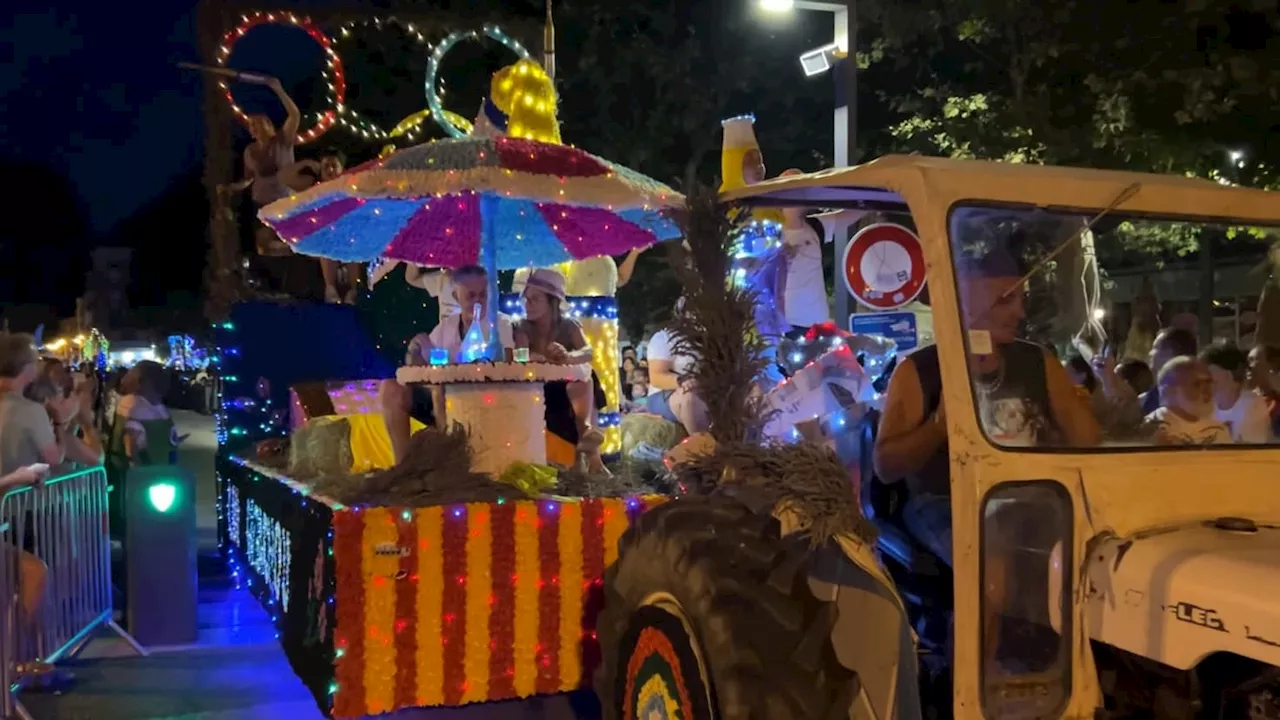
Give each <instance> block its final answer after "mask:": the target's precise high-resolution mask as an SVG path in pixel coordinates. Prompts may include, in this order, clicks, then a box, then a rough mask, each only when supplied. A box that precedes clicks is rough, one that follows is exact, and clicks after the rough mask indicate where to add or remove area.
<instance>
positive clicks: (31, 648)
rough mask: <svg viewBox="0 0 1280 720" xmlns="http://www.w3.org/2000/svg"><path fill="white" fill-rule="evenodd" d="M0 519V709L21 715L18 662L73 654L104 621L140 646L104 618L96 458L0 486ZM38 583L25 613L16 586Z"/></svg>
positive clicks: (107, 551) (100, 482)
mask: <svg viewBox="0 0 1280 720" xmlns="http://www.w3.org/2000/svg"><path fill="white" fill-rule="evenodd" d="M0 527H3V530H2V531H0V533H2V534H0V611H2V616H0V617H2V621H3V624H4V626H3V630H4V632H3V633H0V717H3V718H11V717H17V718H23V719H24V720H29V718H30V715H28V714H27V712H26V710H25V709H23V707H22V704H21V703H19V702H18V699H17V697H16V693H17V691H19V690H20V689H21V688H22V685H23V683H24V677H23V674H22V673H20V672H19V668H21V667H23V666H27V667H30V666H31V665H32V664H33V663H46V664H52V663H56V662H58V661H59V660H66V659H70V658H72V657H75V655H76V654H77V653H79V652H80V651H81V650H82V649H83V648H84V646H85V645H87V644H88V642H89V640H90V639H91V638H92V636H93V633H94V632H95V631H96V630H98V629H99V628H100V627H102V626H104V625H105V626H107V627H109V628H110V629H111V630H112V631H114V632H115V633H116V634H117V635H119V636H120V637H121V638H123V639H124V640H125V641H126V642H127V643H129V644H130V646H132V648H133V649H134V651H136V652H137V653H138V654H139V655H146V654H147V653H146V650H144V649H143V648H142V647H141V646H140V645H138V643H137V641H135V640H134V639H133V637H131V636H130V635H129V634H128V633H127V632H125V630H124V629H123V628H121V627H120V626H119V625H118V624H117V623H116V622H115V620H113V619H112V606H111V540H110V537H109V535H108V532H107V474H106V471H105V470H103V468H102V467H101V466H99V467H92V468H87V469H82V470H73V471H71V472H68V473H66V474H64V475H60V476H57V477H54V478H50V479H49V480H47V481H46V482H45V483H44V484H43V485H42V486H40V487H24V488H15V489H11V490H9V491H8V492H6V493H4V495H3V497H0ZM41 565H43V568H41ZM24 566H25V567H26V571H25V572H24V570H23V568H24ZM40 575H43V576H44V577H43V580H41V578H40V577H39V576H40ZM24 576H25V580H26V582H27V583H28V585H27V587H25V588H24V584H23V583H24ZM40 584H43V592H42V593H40V595H41V596H42V597H41V601H40V604H39V607H38V608H37V609H35V612H34V613H32V612H29V610H30V609H32V608H31V607H30V606H28V605H26V604H24V602H23V596H24V595H23V590H24V589H25V590H26V591H27V597H33V596H34V595H35V593H34V592H33V586H38V585H40Z"/></svg>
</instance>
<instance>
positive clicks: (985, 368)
mask: <svg viewBox="0 0 1280 720" xmlns="http://www.w3.org/2000/svg"><path fill="white" fill-rule="evenodd" d="M950 225H951V253H952V260H953V264H954V267H955V271H956V284H957V288H958V294H959V300H960V305H961V311H962V323H963V328H964V331H965V340H966V343H967V350H968V353H969V358H970V377H971V378H972V379H973V392H974V397H975V401H976V405H977V407H978V410H979V414H980V418H979V420H980V424H981V426H982V428H983V431H984V432H985V433H986V435H987V436H988V437H989V438H990V439H991V441H992V442H993V443H995V444H997V445H1002V446H1016V447H1028V448H1039V449H1055V448H1063V449H1065V448H1068V447H1080V446H1095V447H1096V446H1099V445H1101V446H1103V447H1113V448H1116V449H1121V448H1128V449H1134V448H1138V449H1140V448H1154V447H1160V448H1162V449H1167V448H1170V447H1189V446H1196V447H1205V446H1228V445H1231V446H1240V445H1252V446H1268V445H1270V446H1276V445H1277V444H1278V443H1280V441H1278V440H1277V431H1280V420H1278V419H1280V407H1278V405H1280V326H1278V325H1277V324H1278V323H1280V307H1276V306H1277V305H1280V280H1278V279H1277V276H1278V275H1280V273H1277V269H1278V268H1277V265H1280V262H1278V261H1280V228H1275V227H1269V228H1268V227H1247V226H1241V225H1235V224H1231V223H1229V222H1227V223H1214V222H1201V221H1191V220H1186V219H1169V218H1158V217H1134V216H1124V215H1122V214H1120V212H1119V211H1113V212H1111V213H1102V214H1101V215H1099V213H1098V212H1097V211H1096V210H1095V211H1075V210H1068V209H1045V208H1034V207H1027V206H1009V205H1001V206H994V205H976V204H972V205H961V206H957V207H956V208H955V209H953V211H952V214H951V218H950ZM1268 288H1270V290H1268ZM1268 293H1269V297H1268V296H1267V294H1268ZM1260 300H1261V302H1260ZM1267 306H1270V310H1266V309H1265V308H1266V307H1267ZM1268 323H1269V324H1268Z"/></svg>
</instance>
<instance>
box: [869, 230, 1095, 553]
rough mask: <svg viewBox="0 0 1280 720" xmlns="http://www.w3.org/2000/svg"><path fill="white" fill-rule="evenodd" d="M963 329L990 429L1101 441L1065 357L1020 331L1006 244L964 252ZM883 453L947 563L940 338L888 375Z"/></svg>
mask: <svg viewBox="0 0 1280 720" xmlns="http://www.w3.org/2000/svg"><path fill="white" fill-rule="evenodd" d="M958 271H959V272H958V273H957V276H958V278H959V288H958V289H959V293H960V300H961V312H962V318H963V320H964V329H965V330H966V331H967V332H968V335H969V346H968V351H969V374H970V376H971V377H972V378H973V383H974V390H975V391H976V396H977V399H978V409H979V415H980V418H981V423H982V427H983V430H984V432H985V433H986V434H987V436H988V437H989V438H991V439H992V440H993V441H994V442H996V443H997V444H999V445H1005V446H1009V445H1014V446H1017V445H1022V446H1034V445H1040V444H1045V443H1055V442H1065V443H1066V444H1067V445H1070V446H1086V445H1093V444H1096V443H1097V442H1098V438H1099V435H1100V430H1099V428H1098V423H1097V421H1096V420H1095V419H1094V417H1093V415H1092V413H1091V412H1090V410H1089V406H1088V405H1087V404H1085V403H1082V402H1080V400H1079V398H1078V397H1077V395H1076V393H1075V390H1074V389H1073V387H1072V385H1071V379H1070V378H1069V377H1068V376H1067V373H1066V371H1065V370H1064V369H1063V367H1062V364H1061V363H1059V362H1058V360H1057V358H1055V357H1054V356H1053V355H1051V354H1050V353H1049V351H1048V350H1046V349H1045V348H1043V347H1041V346H1039V345H1036V344H1034V343H1031V342H1027V341H1025V340H1019V339H1018V335H1019V331H1020V329H1021V325H1022V321H1023V319H1024V318H1025V317H1026V312H1025V310H1024V308H1023V293H1022V292H1021V289H1020V288H1016V286H1017V285H1018V284H1019V282H1020V280H1021V277H1022V276H1021V273H1020V272H1019V269H1018V263H1017V261H1016V260H1014V258H1013V257H1012V256H1011V255H1009V254H1007V253H1005V252H1003V251H1000V250H997V251H993V252H991V253H989V254H988V255H986V256H983V257H981V258H977V259H974V260H964V261H961V265H960V267H959V268H958ZM874 461H875V469H876V474H877V475H878V476H879V477H880V479H881V481H882V482H886V483H894V482H899V481H904V480H905V481H906V483H907V502H906V505H905V507H904V508H903V518H902V519H903V524H904V525H905V526H906V529H907V531H908V532H909V533H911V535H912V536H913V537H914V538H915V539H916V540H917V541H919V542H920V543H922V544H923V545H924V546H925V547H927V548H928V549H929V550H930V551H931V552H933V553H934V554H935V555H937V556H938V557H939V558H940V559H942V560H943V561H944V562H945V563H946V564H947V565H948V566H951V564H952V551H951V483H950V476H949V475H950V473H949V469H950V465H949V460H948V456H947V426H946V408H945V406H944V405H943V402H942V380H941V372H940V370H939V365H938V350H937V346H930V347H927V348H924V349H922V350H920V351H918V352H915V353H913V354H911V355H910V356H909V357H907V358H905V359H903V361H902V362H901V363H900V364H899V365H898V367H897V369H896V370H895V371H894V373H893V377H892V378H891V379H890V381H889V388H888V391H887V395H886V398H885V407H884V413H883V415H882V416H881V419H880V428H879V433H878V436H877V438H876V445H875V452H874Z"/></svg>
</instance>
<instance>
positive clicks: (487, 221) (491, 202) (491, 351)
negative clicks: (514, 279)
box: [480, 194, 507, 362]
mask: <svg viewBox="0 0 1280 720" xmlns="http://www.w3.org/2000/svg"><path fill="white" fill-rule="evenodd" d="M498 202H499V200H498V198H496V197H494V196H492V195H489V194H484V195H481V196H480V254H481V257H482V262H483V263H484V271H485V274H486V275H487V276H488V279H489V301H488V302H487V303H485V320H487V321H488V322H489V348H488V350H487V352H486V355H488V357H489V360H490V361H491V362H502V361H504V360H506V359H507V357H506V353H504V352H503V349H502V334H501V333H499V332H498V305H499V304H500V303H501V302H502V298H501V296H500V295H499V294H498V239H497V238H496V237H493V227H494V225H495V224H496V220H497V217H498Z"/></svg>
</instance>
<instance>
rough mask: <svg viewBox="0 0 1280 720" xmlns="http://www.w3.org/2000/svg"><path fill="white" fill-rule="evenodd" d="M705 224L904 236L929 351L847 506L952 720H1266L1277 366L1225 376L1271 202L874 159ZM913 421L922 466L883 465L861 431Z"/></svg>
mask: <svg viewBox="0 0 1280 720" xmlns="http://www.w3.org/2000/svg"><path fill="white" fill-rule="evenodd" d="M722 200H724V201H727V202H736V203H742V204H745V205H748V206H755V207H786V206H804V207H810V208H815V209H826V210H844V211H847V212H845V213H843V214H842V215H843V217H845V218H848V219H850V220H852V221H853V222H856V223H857V224H859V225H864V226H865V225H867V224H870V223H894V224H899V225H903V226H905V227H907V228H909V229H911V230H913V231H914V234H915V235H916V236H917V237H918V239H919V255H918V258H919V260H922V261H923V264H924V266H925V273H924V275H925V278H926V287H927V295H928V302H929V306H930V307H931V310H932V320H933V332H934V334H935V337H936V345H935V346H933V347H929V348H924V349H918V350H916V351H914V352H913V353H910V354H907V353H903V354H902V356H901V357H899V367H898V369H897V370H896V375H902V376H903V378H901V382H899V380H900V378H898V377H896V376H895V378H894V380H892V381H890V383H889V387H888V393H887V397H886V399H885V403H884V411H883V413H870V414H868V416H867V421H866V422H865V423H864V424H863V425H862V426H861V428H860V429H859V430H858V431H859V432H861V433H862V436H861V438H862V443H861V447H862V453H861V458H860V466H861V473H860V475H861V478H860V495H861V497H860V500H861V505H862V508H863V513H864V515H865V516H866V517H868V518H869V519H871V520H872V521H873V522H874V523H875V525H876V526H877V528H878V531H879V535H878V539H877V541H876V543H877V550H878V553H879V556H880V558H881V561H882V562H883V564H884V565H885V567H886V568H887V569H888V571H889V574H890V575H891V577H892V578H893V580H894V583H895V584H896V586H897V591H898V593H899V595H900V596H901V597H902V599H903V601H904V603H905V605H906V606H907V611H908V616H909V620H910V623H911V624H912V626H913V629H914V630H915V632H916V635H917V638H918V641H919V646H920V649H921V654H922V657H923V658H924V663H925V665H926V668H927V667H928V666H929V665H930V664H933V665H934V667H935V669H936V668H943V674H944V675H945V676H948V677H949V678H950V684H951V687H952V688H953V695H952V698H951V702H950V703H949V705H950V706H951V707H952V708H953V709H954V711H955V713H956V714H957V715H961V716H965V717H970V716H978V715H983V716H991V717H995V716H1010V717H1024V716H1026V717H1031V716H1034V717H1057V716H1064V715H1065V716H1072V717H1084V716H1093V714H1094V712H1095V711H1096V710H1098V709H1101V708H1103V707H1104V706H1105V707H1106V708H1108V709H1117V708H1119V709H1121V710H1122V711H1133V712H1137V713H1143V712H1146V713H1150V712H1156V713H1157V714H1161V713H1162V712H1163V710H1159V709H1157V706H1160V704H1161V703H1166V702H1170V701H1171V700H1170V699H1171V698H1172V702H1173V703H1174V705H1176V706H1177V707H1179V708H1181V709H1182V710H1183V711H1186V712H1190V709H1191V708H1211V709H1213V710H1211V711H1210V714H1211V715H1213V716H1222V715H1229V714H1230V713H1229V711H1231V710H1232V709H1240V708H1245V709H1248V708H1253V709H1254V711H1255V712H1257V711H1258V709H1259V708H1262V709H1263V714H1261V715H1254V716H1255V717H1272V716H1274V715H1269V714H1267V713H1271V712H1275V711H1276V709H1277V707H1278V706H1277V698H1280V683H1278V682H1277V680H1276V678H1277V674H1278V673H1280V670H1277V668H1280V601H1278V600H1277V599H1276V598H1280V559H1278V558H1280V492H1276V487H1277V486H1276V482H1277V478H1278V476H1277V474H1276V470H1275V468H1276V467H1280V440H1277V438H1276V436H1275V434H1274V428H1273V427H1272V424H1271V423H1272V422H1273V420H1272V417H1273V416H1271V417H1269V416H1268V415H1267V413H1268V412H1270V411H1271V410H1270V409H1269V408H1268V404H1267V403H1268V402H1272V401H1274V397H1275V395H1274V393H1275V391H1276V390H1277V388H1274V387H1272V386H1271V378H1273V377H1274V376H1275V375H1276V371H1277V370H1280V368H1266V367H1259V365H1260V364H1259V363H1254V364H1252V365H1251V364H1249V363H1248V362H1247V360H1244V359H1243V358H1245V357H1247V355H1248V353H1249V352H1250V350H1251V349H1252V348H1253V347H1255V346H1259V347H1262V346H1264V345H1266V344H1267V343H1268V342H1270V343H1272V344H1274V343H1275V340H1274V339H1272V340H1268V339H1267V337H1266V333H1267V332H1268V331H1267V330H1266V328H1265V326H1264V321H1265V319H1264V318H1259V317H1258V313H1257V312H1254V311H1253V310H1252V308H1254V307H1257V300H1258V297H1259V296H1260V295H1262V294H1263V292H1264V288H1265V286H1267V285H1268V284H1270V285H1274V284H1275V283H1276V282H1277V281H1276V279H1275V274H1274V273H1275V270H1273V269H1272V268H1270V267H1268V266H1267V265H1266V263H1265V258H1267V256H1268V248H1269V247H1271V246H1272V245H1273V244H1274V243H1276V242H1277V241H1280V197H1277V196H1276V195H1275V194H1274V193H1268V192H1265V191H1261V190H1253V189H1246V188H1239V187H1231V186H1227V185H1223V184H1219V183H1215V182H1210V181H1206V180H1199V179H1194V178H1186V177H1169V176H1158V175H1146V174H1137V173H1127V172H1114V171H1102V170H1084V169H1071V168H1059V167H1046V166H1033V165H1020V164H1009V163H999V162H985V161H969V160H949V159H940V158H929V157H919V156H909V157H908V156H890V157H885V158H882V159H879V160H876V161H874V162H871V163H868V164H865V165H861V166H858V167H853V168H841V169H834V170H827V171H822V172H817V173H811V174H807V175H797V176H791V177H786V178H779V179H776V180H770V181H766V182H762V183H760V184H757V185H753V186H749V187H745V188H741V189H738V190H734V191H732V192H729V193H726V194H725V195H723V196H722ZM843 231H844V229H842V230H840V231H838V232H841V233H843ZM837 237H838V238H840V237H847V234H838V235H837ZM890 255H892V253H890ZM867 256H875V252H874V248H873V249H872V250H869V251H867V252H866V253H862V254H861V257H862V260H861V262H862V263H863V266H862V267H861V268H854V267H851V266H845V267H840V265H841V263H842V262H844V263H848V262H849V260H848V258H849V254H848V253H845V254H843V257H842V254H841V253H840V252H839V251H837V255H836V258H837V268H836V274H837V277H836V278H835V283H834V284H835V287H836V291H837V292H845V280H844V278H845V277H846V276H848V277H856V278H860V279H865V278H867V277H874V276H876V273H875V271H874V269H871V270H868V268H867V266H866V265H865V263H866V262H868V260H867V259H866V257H867ZM899 260H900V259H899ZM898 275H899V277H900V278H901V275H902V273H898ZM883 276H884V274H883V273H881V274H880V277H883ZM868 282H876V280H874V279H873V280H870V281H868ZM887 282H888V283H889V284H890V285H891V284H892V282H893V281H892V274H890V279H889V280H888V281H887ZM878 290H879V291H881V292H884V293H893V292H894V288H893V287H883V288H878ZM1271 292H1273V293H1274V292H1277V290H1275V289H1272V290H1271ZM864 311H866V309H865V308H860V309H859V312H864ZM837 320H838V322H839V323H840V324H842V325H843V324H844V323H845V322H846V321H847V320H848V319H847V318H838V319H837ZM1276 321H1277V319H1276V318H1271V319H1270V322H1272V323H1274V322H1276ZM1270 332H1274V331H1270ZM1255 355H1258V356H1262V357H1266V356H1267V354H1266V353H1262V354H1260V355H1259V354H1255ZM904 370H905V372H904ZM904 388H906V389H904ZM895 394H897V395H898V396H900V397H899V399H897V400H895ZM908 396H909V397H908ZM901 397H908V399H907V400H902V399H901ZM928 423H936V424H937V427H936V429H933V430H929V432H935V433H937V435H936V437H935V439H934V442H932V444H929V443H924V444H921V445H918V446H917V447H926V448H928V450H929V452H928V453H925V454H931V455H936V457H934V458H932V459H931V458H925V457H917V458H914V462H912V461H911V460H912V458H909V457H908V458H907V459H906V460H902V459H899V460H897V461H894V462H890V461H889V456H890V455H892V453H890V452H888V451H887V450H886V447H888V446H889V445H891V439H890V438H888V437H886V435H885V434H886V433H888V432H892V433H895V434H896V435H897V436H905V435H909V434H910V433H911V432H914V431H917V430H919V428H921V427H922V426H924V425H925V424H928ZM891 426H892V427H891ZM897 439H901V437H897ZM918 454H919V453H918ZM902 455H903V453H901V452H899V456H902ZM931 460H932V461H935V462H933V465H932V466H930V462H931ZM891 466H892V467H891ZM877 470H880V471H886V470H891V471H892V473H893V474H894V476H893V477H883V476H882V475H883V474H884V472H877ZM930 473H932V474H931V475H930ZM925 496H927V497H925ZM926 499H927V500H928V501H931V502H933V504H934V508H933V509H934V510H935V513H934V515H933V516H932V519H931V520H926V521H925V522H923V523H922V522H921V521H920V519H919V514H920V505H921V504H922V502H923V501H924V500H926ZM939 500H940V501H941V508H942V512H941V513H940V514H939V513H938V512H936V511H937V510H938V502H939ZM948 516H949V517H948ZM939 518H941V519H939ZM948 520H949V522H948ZM939 522H946V523H947V525H948V526H949V527H948V528H945V529H939V528H936V527H933V526H936V525H937V524H938V523H939ZM930 523H932V525H930ZM922 526H929V527H924V529H922ZM927 530H939V532H937V533H934V534H932V535H931V534H930V532H926V531H927ZM945 531H949V532H945ZM944 534H949V542H945V546H944V547H941V548H940V546H939V542H938V537H939V536H940V535H944ZM1126 560H1127V562H1126ZM950 638H953V640H952V639H950ZM925 674H926V675H927V674H928V673H925ZM1233 716H1234V715H1233Z"/></svg>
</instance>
